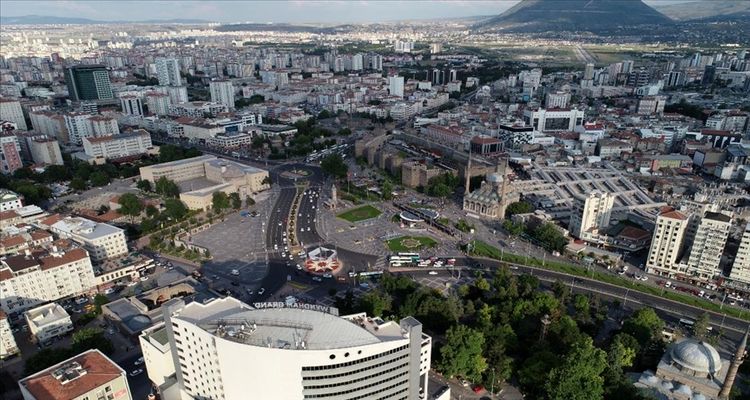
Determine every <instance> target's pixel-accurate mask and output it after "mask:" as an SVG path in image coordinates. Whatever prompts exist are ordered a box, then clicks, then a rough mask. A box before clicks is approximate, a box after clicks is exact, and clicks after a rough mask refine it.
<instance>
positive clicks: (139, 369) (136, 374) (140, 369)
mask: <svg viewBox="0 0 750 400" xmlns="http://www.w3.org/2000/svg"><path fill="white" fill-rule="evenodd" d="M142 373H143V368H138V369H134V370H132V371H130V373H129V374H128V375H130V376H138V375H140V374H142Z"/></svg>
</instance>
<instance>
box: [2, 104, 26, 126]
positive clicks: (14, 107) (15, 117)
mask: <svg viewBox="0 0 750 400" xmlns="http://www.w3.org/2000/svg"><path fill="white" fill-rule="evenodd" d="M0 120H4V121H10V122H12V123H14V124H16V128H17V129H21V130H24V131H25V130H26V129H28V128H27V127H26V118H24V116H23V109H22V108H21V103H20V102H19V101H18V100H15V99H9V98H0Z"/></svg>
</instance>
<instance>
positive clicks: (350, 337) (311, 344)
mask: <svg viewBox="0 0 750 400" xmlns="http://www.w3.org/2000/svg"><path fill="white" fill-rule="evenodd" d="M267 305H268V306H271V305H272V306H274V307H276V306H277V305H276V304H275V303H269V304H267ZM267 305H265V304H262V303H261V304H256V306H257V307H252V306H249V305H247V304H244V303H242V302H240V301H238V300H236V299H234V298H231V297H227V298H223V299H215V300H213V301H211V302H209V303H206V304H200V303H197V302H192V303H190V304H188V305H185V304H184V303H183V302H182V301H181V300H176V299H175V300H172V301H170V302H168V303H166V304H165V306H164V308H165V311H164V321H165V327H166V333H167V337H168V339H169V345H170V348H171V349H170V350H171V353H172V354H171V356H172V360H173V370H174V373H173V374H174V376H175V378H176V383H175V384H176V385H178V386H179V391H180V393H181V398H182V399H185V400H187V399H192V398H214V399H219V398H221V399H226V400H233V399H245V398H247V395H248V392H247V390H248V388H249V387H251V388H252V396H253V397H254V398H259V399H289V400H294V399H300V400H301V399H311V398H337V399H351V400H353V399H374V398H378V399H416V398H419V397H420V392H421V391H423V392H427V374H428V371H429V369H430V360H431V345H432V339H431V338H430V337H429V336H427V335H425V334H424V333H423V332H422V324H421V323H419V322H418V321H417V320H416V319H414V318H412V317H407V318H404V319H402V320H401V321H400V323H397V322H395V321H389V322H386V321H383V320H381V319H380V318H369V317H367V316H366V315H365V314H364V313H362V314H356V315H350V316H345V317H339V316H337V315H336V314H337V312H335V309H327V308H325V307H317V306H305V305H290V306H289V307H286V306H284V305H278V306H279V307H280V308H266V306H267ZM247 360H253V362H251V363H248V362H247ZM146 366H147V369H149V371H150V370H151V369H152V368H155V367H152V364H151V363H149V362H148V361H147V364H146ZM170 372H171V371H170ZM160 374H161V375H163V374H164V372H161V373H160Z"/></svg>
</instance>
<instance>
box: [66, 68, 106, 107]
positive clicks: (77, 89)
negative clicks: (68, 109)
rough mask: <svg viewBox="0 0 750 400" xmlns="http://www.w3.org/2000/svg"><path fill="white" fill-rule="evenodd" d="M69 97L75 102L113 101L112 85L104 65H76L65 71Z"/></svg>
mask: <svg viewBox="0 0 750 400" xmlns="http://www.w3.org/2000/svg"><path fill="white" fill-rule="evenodd" d="M65 83H66V84H67V85H68V95H69V96H70V99H71V100H73V101H82V100H111V99H113V98H114V96H113V94H112V84H111V82H110V81H109V72H107V68H105V67H104V66H103V65H75V66H72V67H70V68H66V69H65Z"/></svg>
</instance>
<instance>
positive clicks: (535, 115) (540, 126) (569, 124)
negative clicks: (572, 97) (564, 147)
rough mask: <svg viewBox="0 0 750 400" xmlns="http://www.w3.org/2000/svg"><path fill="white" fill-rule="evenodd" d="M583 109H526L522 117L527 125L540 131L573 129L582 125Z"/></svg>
mask: <svg viewBox="0 0 750 400" xmlns="http://www.w3.org/2000/svg"><path fill="white" fill-rule="evenodd" d="M583 118H584V112H583V110H577V109H575V108H573V109H566V108H562V109H548V110H547V109H544V108H540V109H536V110H533V109H527V110H524V112H523V119H524V122H526V125H527V126H531V127H533V128H534V129H535V130H537V131H540V132H545V131H573V130H575V128H576V127H577V126H581V125H583Z"/></svg>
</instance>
